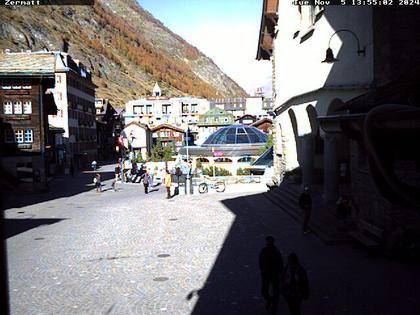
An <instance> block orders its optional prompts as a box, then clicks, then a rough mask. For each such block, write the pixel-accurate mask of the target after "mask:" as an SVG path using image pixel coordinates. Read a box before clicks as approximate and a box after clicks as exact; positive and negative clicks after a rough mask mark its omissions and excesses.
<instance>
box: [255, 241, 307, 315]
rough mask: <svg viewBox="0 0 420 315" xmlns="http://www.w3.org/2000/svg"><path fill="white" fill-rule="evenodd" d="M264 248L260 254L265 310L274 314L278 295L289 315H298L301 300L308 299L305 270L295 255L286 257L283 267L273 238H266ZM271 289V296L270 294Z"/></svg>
mask: <svg viewBox="0 0 420 315" xmlns="http://www.w3.org/2000/svg"><path fill="white" fill-rule="evenodd" d="M265 240H266V246H265V247H264V248H263V250H262V251H261V253H260V257H259V265H260V270H261V280H262V286H261V293H262V295H263V297H264V299H265V302H266V309H269V310H270V311H271V314H276V312H277V307H278V303H279V299H280V293H281V294H282V295H283V297H284V299H285V300H286V302H287V305H288V307H289V311H290V314H291V315H300V314H301V312H300V308H301V304H302V301H303V300H306V299H308V298H309V282H308V277H307V275H306V271H305V269H304V268H303V267H302V266H301V265H300V263H299V259H298V257H297V255H296V254H295V253H291V254H290V255H289V256H288V260H287V264H286V266H285V267H284V266H283V258H282V255H281V253H280V251H279V250H278V249H277V247H276V246H275V245H274V237H272V236H267V237H266V239H265ZM270 287H271V294H270Z"/></svg>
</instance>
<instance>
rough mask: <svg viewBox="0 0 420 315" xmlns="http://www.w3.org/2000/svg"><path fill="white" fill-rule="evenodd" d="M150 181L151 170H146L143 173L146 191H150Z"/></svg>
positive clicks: (146, 192)
mask: <svg viewBox="0 0 420 315" xmlns="http://www.w3.org/2000/svg"><path fill="white" fill-rule="evenodd" d="M149 181H150V174H149V171H146V173H144V175H143V186H144V193H145V194H148V193H149Z"/></svg>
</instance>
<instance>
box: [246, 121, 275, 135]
mask: <svg viewBox="0 0 420 315" xmlns="http://www.w3.org/2000/svg"><path fill="white" fill-rule="evenodd" d="M251 126H254V127H256V128H258V129H259V130H261V131H262V132H264V133H265V134H269V133H271V131H272V127H273V121H272V120H271V119H270V118H262V119H260V120H257V121H256V122H254V123H253V124H251Z"/></svg>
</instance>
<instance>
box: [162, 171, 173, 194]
mask: <svg viewBox="0 0 420 315" xmlns="http://www.w3.org/2000/svg"><path fill="white" fill-rule="evenodd" d="M163 181H164V184H165V188H166V199H171V184H172V175H171V173H170V172H169V170H168V169H166V170H165V177H164V179H163Z"/></svg>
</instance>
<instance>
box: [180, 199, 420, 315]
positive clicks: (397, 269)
mask: <svg viewBox="0 0 420 315" xmlns="http://www.w3.org/2000/svg"><path fill="white" fill-rule="evenodd" d="M221 203H222V204H223V205H224V206H225V207H226V208H227V209H228V210H229V211H230V212H231V213H232V214H233V215H234V218H233V222H232V225H231V227H230V229H229V231H228V233H227V235H226V238H225V240H224V243H223V244H222V245H221V249H220V251H219V253H218V256H217V258H216V260H215V262H214V264H213V266H212V269H211V270H210V272H209V275H208V277H207V280H206V282H205V284H204V285H203V287H201V288H194V287H192V288H191V289H190V292H189V293H188V294H187V295H186V296H185V301H186V302H188V301H190V300H192V299H193V298H194V297H195V298H196V299H197V302H196V304H195V306H194V309H193V311H192V312H191V314H192V315H207V314H221V315H222V314H241V315H248V314H249V315H258V314H268V313H267V311H266V310H265V309H264V303H263V300H262V298H261V293H260V285H261V279H260V272H259V267H258V255H259V253H260V251H261V249H262V247H263V246H264V238H265V236H267V235H273V236H274V237H275V239H276V245H277V247H278V248H279V249H280V251H281V252H282V254H283V260H284V261H285V259H286V255H287V254H288V253H290V252H296V253H297V254H298V256H299V260H300V261H301V262H302V265H303V266H304V268H305V269H306V270H307V271H308V277H309V283H310V288H311V296H310V298H309V300H308V301H304V303H303V306H302V307H303V310H302V314H311V315H318V314H319V315H329V314H337V313H343V314H344V313H345V314H358V315H359V314H360V315H362V314H363V315H370V314H420V313H419V312H418V310H420V301H419V300H418V299H417V295H416V293H417V292H418V291H419V290H420V283H419V282H418V281H417V280H415V279H416V277H415V275H416V274H418V272H419V268H420V266H409V265H402V264H399V263H396V262H393V261H389V260H388V259H386V258H370V257H368V256H367V255H366V253H364V252H363V251H361V250H357V249H355V248H352V246H349V245H340V246H328V245H325V244H324V243H323V242H321V241H320V240H319V239H318V238H317V237H315V236H314V235H311V234H309V235H303V234H302V233H301V230H300V226H299V224H298V223H297V222H296V221H295V220H293V219H292V218H290V217H289V216H288V215H287V214H285V213H284V212H283V211H282V210H281V209H280V208H278V207H276V206H275V205H274V204H272V203H271V202H269V201H268V199H266V197H264V196H263V194H254V195H248V196H242V197H237V198H232V199H226V200H222V201H221ZM277 314H289V312H288V310H287V306H286V304H285V301H284V299H283V298H282V297H281V298H280V304H279V309H278V313H277Z"/></svg>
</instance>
